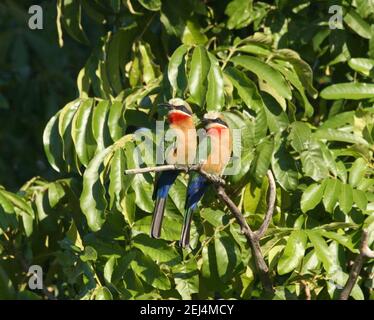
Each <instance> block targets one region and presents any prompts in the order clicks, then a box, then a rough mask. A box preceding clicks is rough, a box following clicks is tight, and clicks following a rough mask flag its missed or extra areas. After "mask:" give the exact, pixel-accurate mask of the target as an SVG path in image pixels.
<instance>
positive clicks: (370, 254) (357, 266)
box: [339, 230, 374, 300]
mask: <svg viewBox="0 0 374 320" xmlns="http://www.w3.org/2000/svg"><path fill="white" fill-rule="evenodd" d="M368 240H369V234H368V231H367V230H363V231H362V237H361V243H360V253H359V254H358V256H357V257H356V259H355V261H354V263H353V266H352V269H351V272H350V273H349V278H348V280H347V282H346V284H345V286H344V288H343V291H342V292H341V293H340V297H339V300H347V299H348V297H349V296H350V294H351V292H352V289H353V287H354V285H355V284H356V282H357V278H358V276H359V274H360V272H361V269H362V266H363V264H364V261H365V259H367V258H368V259H374V251H373V250H370V248H369V245H368Z"/></svg>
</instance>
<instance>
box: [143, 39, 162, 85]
mask: <svg viewBox="0 0 374 320" xmlns="http://www.w3.org/2000/svg"><path fill="white" fill-rule="evenodd" d="M139 52H140V55H141V65H142V76H143V82H145V83H146V84H148V83H150V82H151V81H153V80H154V79H156V77H157V76H158V74H159V70H158V66H156V64H155V63H154V62H153V61H154V60H155V59H154V56H153V54H152V51H151V47H150V45H149V44H148V43H144V44H143V43H140V44H139Z"/></svg>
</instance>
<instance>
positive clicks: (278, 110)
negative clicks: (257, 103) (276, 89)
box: [256, 92, 289, 133]
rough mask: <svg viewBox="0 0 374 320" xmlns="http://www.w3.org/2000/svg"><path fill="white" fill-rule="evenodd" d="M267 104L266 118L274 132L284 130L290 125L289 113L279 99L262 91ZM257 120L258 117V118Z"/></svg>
mask: <svg viewBox="0 0 374 320" xmlns="http://www.w3.org/2000/svg"><path fill="white" fill-rule="evenodd" d="M261 96H262V99H263V101H264V105H265V111H266V119H267V124H268V126H269V130H270V131H271V132H272V133H278V132H282V131H283V130H285V129H286V128H287V127H288V126H289V120H288V116H287V114H286V113H285V112H284V111H283V110H282V107H281V106H280V105H279V103H278V101H277V100H275V99H274V97H273V96H271V95H270V94H268V93H266V92H261ZM256 120H257V119H256Z"/></svg>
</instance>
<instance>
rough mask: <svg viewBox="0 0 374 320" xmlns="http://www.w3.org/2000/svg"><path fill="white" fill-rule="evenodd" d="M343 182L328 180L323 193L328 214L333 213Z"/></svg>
mask: <svg viewBox="0 0 374 320" xmlns="http://www.w3.org/2000/svg"><path fill="white" fill-rule="evenodd" d="M340 187H341V182H340V181H339V180H337V179H327V180H326V186H325V190H324V192H323V204H324V206H325V209H326V211H327V212H330V213H332V212H333V210H334V208H335V205H336V203H337V201H338V197H339V194H340Z"/></svg>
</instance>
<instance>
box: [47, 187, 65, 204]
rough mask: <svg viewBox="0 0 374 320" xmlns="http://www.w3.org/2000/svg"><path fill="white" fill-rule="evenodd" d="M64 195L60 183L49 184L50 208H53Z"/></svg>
mask: <svg viewBox="0 0 374 320" xmlns="http://www.w3.org/2000/svg"><path fill="white" fill-rule="evenodd" d="M65 194H66V193H65V190H64V187H63V186H62V185H61V184H60V183H58V182H56V183H50V184H49V186H48V201H49V205H50V206H51V208H54V207H55V206H56V205H57V204H58V203H59V202H60V200H61V199H62V198H63V197H64V196H65Z"/></svg>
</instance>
